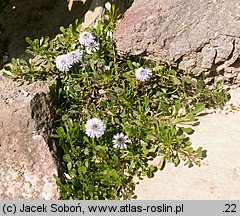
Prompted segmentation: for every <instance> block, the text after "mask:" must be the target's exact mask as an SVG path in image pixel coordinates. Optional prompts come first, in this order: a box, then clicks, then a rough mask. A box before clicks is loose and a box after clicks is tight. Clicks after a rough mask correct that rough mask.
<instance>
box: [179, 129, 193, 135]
mask: <svg viewBox="0 0 240 216" xmlns="http://www.w3.org/2000/svg"><path fill="white" fill-rule="evenodd" d="M182 130H183V132H185V133H187V134H193V133H194V130H193V129H192V128H182Z"/></svg>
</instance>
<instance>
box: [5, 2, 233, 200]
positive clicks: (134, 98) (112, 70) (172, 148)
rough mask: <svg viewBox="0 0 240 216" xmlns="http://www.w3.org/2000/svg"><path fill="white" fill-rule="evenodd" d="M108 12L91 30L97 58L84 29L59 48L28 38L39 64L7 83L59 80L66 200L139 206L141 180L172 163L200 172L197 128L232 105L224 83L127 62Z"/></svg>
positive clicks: (19, 63)
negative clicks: (136, 194)
mask: <svg viewBox="0 0 240 216" xmlns="http://www.w3.org/2000/svg"><path fill="white" fill-rule="evenodd" d="M108 9H109V10H108V12H107V14H106V16H105V18H104V20H103V21H99V22H98V25H97V27H96V28H89V29H87V32H90V33H91V35H92V36H93V37H92V39H94V40H95V42H94V43H95V48H96V49H95V50H94V49H92V50H90V51H89V50H88V49H89V47H88V46H89V44H87V43H86V44H87V45H83V44H80V42H79V41H80V39H79V37H80V35H81V34H82V33H83V31H82V29H81V25H79V24H78V23H77V22H76V28H73V26H72V25H70V26H69V28H66V29H65V28H63V27H61V28H60V30H61V32H62V34H61V35H59V36H57V37H56V38H55V39H54V40H49V39H48V38H42V39H41V40H38V39H35V40H30V39H29V38H27V42H28V43H29V44H30V47H29V48H28V50H27V51H28V53H30V54H32V55H33V56H35V58H33V59H31V60H29V61H28V62H26V61H24V60H20V59H12V65H11V66H10V67H6V68H5V69H6V70H7V72H6V73H5V74H6V75H8V76H9V75H12V76H15V77H16V76H17V77H18V78H22V79H25V80H29V81H34V80H36V79H49V78H50V79H53V78H54V79H55V80H56V81H55V83H54V84H53V85H52V86H51V87H50V91H51V93H52V94H54V95H55V97H56V98H57V104H58V107H57V111H56V119H55V125H56V128H55V132H54V134H53V135H52V137H53V138H54V140H55V142H56V144H57V146H59V147H60V148H62V149H63V151H64V155H63V158H62V164H63V166H64V176H63V177H64V178H63V179H61V180H60V179H59V178H58V177H57V176H55V178H56V181H57V184H58V185H59V187H60V192H61V198H62V199H83V200H85V199H131V198H132V196H133V193H131V191H132V189H133V188H134V182H133V177H134V176H139V177H141V176H143V175H147V176H148V177H153V176H154V172H155V171H157V170H162V169H163V168H164V165H165V163H166V162H171V163H174V164H176V165H178V164H179V163H180V161H183V162H184V163H185V164H186V165H193V164H195V165H200V162H201V159H202V148H201V147H199V148H198V149H196V150H195V149H193V148H192V147H191V142H190V141H189V138H188V134H191V133H193V132H194V131H193V129H192V127H190V126H189V125H193V124H194V123H196V121H197V119H196V114H198V113H200V112H202V111H203V110H204V108H205V107H207V108H209V107H217V106H223V105H224V103H225V102H226V101H227V100H228V95H227V94H226V92H224V91H223V89H222V83H219V84H217V85H216V86H215V88H214V90H210V89H209V87H207V86H206V85H205V84H204V82H203V81H198V82H194V81H193V80H192V79H191V78H190V77H188V76H183V75H181V74H180V73H178V72H177V71H176V70H174V69H173V68H170V67H164V66H161V65H158V64H156V63H153V62H147V61H145V60H144V59H143V58H141V57H135V58H134V60H133V59H131V58H126V57H121V56H119V55H118V54H117V53H116V51H115V44H114V42H113V39H112V33H113V31H114V29H115V25H116V23H117V20H118V17H117V15H116V11H115V7H114V6H112V7H111V8H109V7H108ZM92 43H93V41H92ZM93 45H94V44H93ZM76 49H78V55H79V56H78V57H79V59H77V60H76V62H75V63H71V65H70V66H69V65H67V63H66V62H65V63H66V64H65V63H64V64H65V65H64V67H65V68H64V69H61V70H62V71H61V70H59V68H58V67H56V64H58V63H59V60H57V59H59V56H61V57H66V54H67V53H70V52H73V51H74V50H76ZM75 54H76V53H75ZM59 64H60V66H63V65H61V64H62V62H60V63H59ZM68 66H69V67H68ZM63 70H64V71H63ZM141 70H142V71H141ZM147 70H148V72H149V73H147ZM137 71H138V72H142V73H143V74H142V79H144V81H143V80H142V81H141V80H140V77H139V75H138V74H137ZM144 73H146V74H145V75H144ZM93 118H97V119H98V120H99V121H101V124H100V123H96V124H95V125H94V127H96V128H98V131H97V132H98V136H97V135H96V136H94V135H93V134H94V133H95V132H96V131H94V130H95V129H96V128H95V129H94V127H92V128H91V127H90V129H89V126H87V124H86V122H88V121H89V120H91V119H93ZM88 129H89V130H90V132H89V131H88V132H87V130H88ZM96 130H97V129H96ZM97 132H96V134H97ZM91 133H92V135H91ZM116 135H117V136H116ZM117 137H118V138H117ZM119 137H120V138H119ZM156 156H162V160H161V161H160V163H159V165H158V166H157V167H155V166H153V165H151V166H149V165H148V162H149V161H151V160H153V159H154V158H155V157H156Z"/></svg>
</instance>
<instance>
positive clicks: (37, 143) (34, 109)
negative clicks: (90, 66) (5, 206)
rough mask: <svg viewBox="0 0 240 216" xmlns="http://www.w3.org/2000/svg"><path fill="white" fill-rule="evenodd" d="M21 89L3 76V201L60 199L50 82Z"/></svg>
mask: <svg viewBox="0 0 240 216" xmlns="http://www.w3.org/2000/svg"><path fill="white" fill-rule="evenodd" d="M18 85H19V84H18V83H16V82H14V81H13V80H11V79H6V78H3V77H1V74H0V185H1V186H0V199H57V198H58V197H59V193H58V189H57V185H56V181H55V179H54V177H53V174H56V175H57V174H58V167H57V164H56V162H55V159H54V157H53V156H52V154H51V152H53V151H54V148H53V147H52V146H49V145H48V143H47V142H46V140H47V139H44V138H45V137H44V135H43V133H38V132H40V131H44V132H45V136H47V135H48V133H49V130H50V129H49V127H50V126H51V121H52V117H51V110H50V108H51V104H50V103H49V100H48V96H47V95H48V94H47V92H48V86H49V82H40V81H38V82H36V83H33V84H31V85H26V84H24V85H22V86H18Z"/></svg>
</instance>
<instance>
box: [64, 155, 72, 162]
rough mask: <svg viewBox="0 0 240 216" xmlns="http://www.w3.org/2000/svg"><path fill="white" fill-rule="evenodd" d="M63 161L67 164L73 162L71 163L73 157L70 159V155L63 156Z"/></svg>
mask: <svg viewBox="0 0 240 216" xmlns="http://www.w3.org/2000/svg"><path fill="white" fill-rule="evenodd" d="M63 160H64V161H65V162H71V161H72V159H71V157H70V155H69V154H65V155H63Z"/></svg>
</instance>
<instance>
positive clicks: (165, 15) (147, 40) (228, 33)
mask: <svg viewBox="0 0 240 216" xmlns="http://www.w3.org/2000/svg"><path fill="white" fill-rule="evenodd" d="M239 8H240V2H239V1H238V0H233V1H225V0H148V1H141V0H135V1H134V3H133V5H132V7H130V9H128V10H127V11H126V13H125V17H124V19H123V20H122V22H121V23H120V25H119V26H118V27H117V30H116V32H115V34H114V39H115V41H116V47H117V50H118V53H119V54H121V55H143V56H144V57H145V58H146V59H150V60H154V61H158V62H162V63H167V64H170V65H174V66H178V67H179V69H181V70H183V71H186V73H188V74H190V75H192V76H193V77H196V78H198V77H200V76H201V77H206V79H207V80H209V81H211V80H212V78H214V77H216V76H218V77H219V76H220V77H225V75H226V80H227V81H229V82H231V83H236V82H238V83H239V75H238V74H239V73H240V67H239V65H240V28H239V25H240V10H239ZM210 78H211V79H210Z"/></svg>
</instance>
